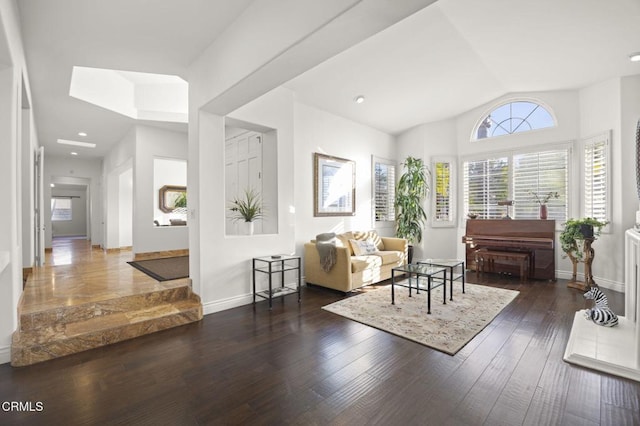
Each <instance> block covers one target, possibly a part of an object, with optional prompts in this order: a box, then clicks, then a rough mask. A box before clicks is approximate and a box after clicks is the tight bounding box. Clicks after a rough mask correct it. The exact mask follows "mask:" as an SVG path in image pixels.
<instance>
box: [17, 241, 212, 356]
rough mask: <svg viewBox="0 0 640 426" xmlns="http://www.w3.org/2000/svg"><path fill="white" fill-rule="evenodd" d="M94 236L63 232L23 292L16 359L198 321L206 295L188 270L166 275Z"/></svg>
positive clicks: (54, 353) (77, 349)
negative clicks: (161, 277)
mask: <svg viewBox="0 0 640 426" xmlns="http://www.w3.org/2000/svg"><path fill="white" fill-rule="evenodd" d="M132 259H133V254H132V252H131V251H119V252H109V253H107V252H105V251H103V250H102V249H99V248H92V247H91V242H90V241H87V240H86V239H74V238H56V239H54V242H53V249H52V252H51V253H47V256H46V264H45V266H43V267H40V268H34V270H33V273H32V274H31V275H30V276H29V277H28V279H27V283H26V286H25V289H24V292H23V294H22V297H21V300H20V304H19V307H18V312H19V323H20V326H19V332H16V333H15V334H14V336H13V343H12V356H11V359H12V361H11V363H12V365H14V366H20V365H29V364H32V363H35V362H40V361H45V360H47V359H51V358H56V357H59V356H64V355H68V354H71V353H76V352H80V351H83V350H86V349H91V348H94V347H98V346H104V345H106V344H109V343H114V342H116V341H121V340H126V339H129V338H133V337H138V336H140V335H143V334H148V333H152V332H154V331H158V330H162V329H166V328H170V327H173V326H177V325H182V324H185V323H187V322H192V321H197V320H199V319H201V318H202V305H201V303H200V298H199V297H198V296H197V295H195V294H193V293H192V292H191V280H190V279H188V278H185V279H177V280H172V281H164V282H158V281H156V280H154V279H153V278H151V277H149V276H147V275H146V274H144V273H142V272H140V271H138V270H137V269H135V268H133V267H131V266H130V265H128V264H127V261H130V260H132Z"/></svg>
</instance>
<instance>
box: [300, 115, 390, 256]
mask: <svg viewBox="0 0 640 426" xmlns="http://www.w3.org/2000/svg"><path fill="white" fill-rule="evenodd" d="M294 128H295V141H296V144H295V163H294V164H295V165H296V186H295V191H296V192H295V200H296V204H295V207H296V224H295V226H296V251H297V252H298V253H302V250H303V247H302V246H303V245H304V243H305V242H308V241H309V240H311V239H313V238H315V237H316V235H317V234H320V233H323V232H336V233H340V232H343V231H351V230H364V231H366V230H370V229H374V228H375V223H374V217H373V201H372V197H373V194H372V170H371V156H372V155H375V156H376V157H381V158H385V159H389V160H393V159H395V157H396V146H395V143H394V138H393V136H391V135H388V134H386V133H383V132H380V131H378V130H375V129H372V128H370V127H367V126H364V125H362V124H358V123H355V122H353V121H349V120H347V119H345V118H342V117H338V116H336V115H333V114H330V113H327V112H325V111H322V110H319V109H317V108H314V107H312V106H308V105H305V104H302V103H296V104H295V121H294ZM316 152H318V153H321V154H326V155H331V156H334V157H340V158H345V159H348V160H352V161H355V163H356V214H355V216H336V217H333V216H332V217H314V216H313V196H314V192H313V154H314V153H316ZM379 232H380V233H381V234H382V235H386V236H391V235H393V234H394V233H395V230H394V229H392V228H391V229H380V230H379Z"/></svg>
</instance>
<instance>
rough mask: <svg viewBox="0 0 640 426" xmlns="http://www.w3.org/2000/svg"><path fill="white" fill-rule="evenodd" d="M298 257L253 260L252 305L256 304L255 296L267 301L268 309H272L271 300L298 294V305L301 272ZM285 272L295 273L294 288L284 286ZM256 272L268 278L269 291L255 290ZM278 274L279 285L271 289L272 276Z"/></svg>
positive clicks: (272, 284) (267, 257) (269, 257)
mask: <svg viewBox="0 0 640 426" xmlns="http://www.w3.org/2000/svg"><path fill="white" fill-rule="evenodd" d="M300 260H301V258H300V256H289V255H284V254H283V255H276V256H264V257H254V258H253V304H254V306H255V304H256V296H258V297H262V298H263V299H267V300H269V309H271V308H272V307H273V299H274V298H278V297H284V296H286V295H288V294H292V293H298V303H300V283H301V281H302V272H301V269H300ZM287 271H297V272H298V273H297V283H296V285H295V287H294V286H293V285H291V284H289V285H287V284H285V280H284V276H285V273H286V272H287ZM256 272H259V273H263V274H267V275H268V276H269V289H268V290H263V291H257V290H256ZM274 274H280V278H281V279H280V285H279V286H277V287H275V288H274V287H273V286H274V283H273V275H274Z"/></svg>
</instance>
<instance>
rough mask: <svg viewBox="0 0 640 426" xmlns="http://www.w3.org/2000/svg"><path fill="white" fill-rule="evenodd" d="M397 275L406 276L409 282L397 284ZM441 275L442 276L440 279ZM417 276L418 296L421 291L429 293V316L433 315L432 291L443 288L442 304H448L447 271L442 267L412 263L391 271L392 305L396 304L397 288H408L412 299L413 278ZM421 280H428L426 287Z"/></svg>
mask: <svg viewBox="0 0 640 426" xmlns="http://www.w3.org/2000/svg"><path fill="white" fill-rule="evenodd" d="M396 274H404V275H406V276H408V278H409V279H408V280H407V282H408V283H409V284H408V285H407V284H405V283H396ZM439 274H442V277H440V275H439ZM414 276H415V283H416V286H415V287H416V294H419V293H420V290H426V291H427V314H430V313H431V290H433V289H434V288H437V287H440V286H442V303H443V304H445V305H446V304H447V286H446V283H447V269H446V268H443V267H440V266H432V265H427V264H420V263H411V264H408V265H403V266H398V267H396V268H393V269H391V304H392V305H395V304H396V293H395V286H400V287H408V288H409V297H411V289H412V288H413V284H412V282H413V277H414ZM420 278H422V279H423V282H424V281H425V279H426V286H424V285H422V284H421V283H420Z"/></svg>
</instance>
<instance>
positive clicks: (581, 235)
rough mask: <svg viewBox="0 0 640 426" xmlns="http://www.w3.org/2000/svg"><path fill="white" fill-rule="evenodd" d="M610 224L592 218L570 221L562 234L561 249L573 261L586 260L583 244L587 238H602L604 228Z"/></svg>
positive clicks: (566, 223)
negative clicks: (601, 233)
mask: <svg viewBox="0 0 640 426" xmlns="http://www.w3.org/2000/svg"><path fill="white" fill-rule="evenodd" d="M608 223H609V222H608V221H605V222H601V221H599V220H598V219H594V218H592V217H585V218H582V219H569V220H567V221H566V222H565V223H564V230H563V231H562V232H561V233H560V247H561V248H562V251H563V252H565V253H566V255H567V256H569V257H570V258H571V259H572V260H573V259H574V258H575V259H577V260H578V261H580V260H582V259H583V258H584V252H583V251H582V247H581V245H582V244H579V242H582V241H584V239H585V238H593V239H594V240H597V239H598V237H599V236H600V232H601V231H602V228H603V227H605V226H607V224H608Z"/></svg>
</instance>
